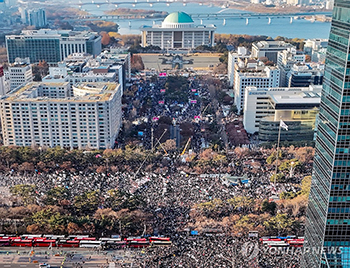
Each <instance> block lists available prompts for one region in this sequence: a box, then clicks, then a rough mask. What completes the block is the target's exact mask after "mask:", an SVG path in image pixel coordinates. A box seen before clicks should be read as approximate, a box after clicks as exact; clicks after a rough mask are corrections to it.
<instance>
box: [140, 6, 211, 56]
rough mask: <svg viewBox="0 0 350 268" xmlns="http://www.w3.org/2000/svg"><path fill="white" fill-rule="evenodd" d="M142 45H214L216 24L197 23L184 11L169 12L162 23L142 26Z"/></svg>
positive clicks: (179, 46)
mask: <svg viewBox="0 0 350 268" xmlns="http://www.w3.org/2000/svg"><path fill="white" fill-rule="evenodd" d="M140 30H141V46H142V47H146V46H150V45H152V46H158V47H160V48H161V49H181V48H185V49H186V48H187V49H190V48H196V47H198V46H201V45H207V46H214V33H215V30H216V27H215V26H214V25H195V24H194V21H193V20H192V18H191V16H189V15H188V14H186V13H184V12H174V13H171V14H169V15H168V16H167V17H166V18H165V19H164V21H163V22H162V24H161V25H153V26H142V27H141V28H140Z"/></svg>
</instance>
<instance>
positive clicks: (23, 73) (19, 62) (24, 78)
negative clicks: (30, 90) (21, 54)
mask: <svg viewBox="0 0 350 268" xmlns="http://www.w3.org/2000/svg"><path fill="white" fill-rule="evenodd" d="M5 78H6V80H7V81H8V83H9V85H10V90H13V89H15V88H17V87H19V86H22V85H24V84H27V83H29V82H32V81H33V72H32V66H31V65H30V61H29V58H25V59H21V58H16V60H15V62H14V63H11V64H9V66H8V70H7V72H5Z"/></svg>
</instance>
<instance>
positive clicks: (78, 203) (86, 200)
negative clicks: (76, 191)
mask: <svg viewBox="0 0 350 268" xmlns="http://www.w3.org/2000/svg"><path fill="white" fill-rule="evenodd" d="M99 196H100V191H99V190H97V191H91V192H86V193H83V194H82V195H78V196H76V197H75V198H74V204H73V205H74V208H75V210H76V212H77V214H78V215H92V214H94V212H95V211H96V210H97V208H98V205H99V203H100V197H99Z"/></svg>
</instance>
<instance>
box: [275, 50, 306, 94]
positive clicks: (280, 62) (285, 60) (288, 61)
mask: <svg viewBox="0 0 350 268" xmlns="http://www.w3.org/2000/svg"><path fill="white" fill-rule="evenodd" d="M296 63H305V54H304V53H303V52H301V51H297V50H296V49H295V48H288V49H286V50H283V51H280V52H278V53H277V66H278V68H279V69H280V73H281V76H280V86H281V87H286V86H287V73H288V72H289V71H290V70H291V69H292V67H293V65H294V64H296Z"/></svg>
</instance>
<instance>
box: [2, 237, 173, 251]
mask: <svg viewBox="0 0 350 268" xmlns="http://www.w3.org/2000/svg"><path fill="white" fill-rule="evenodd" d="M170 245H171V241H170V238H168V237H148V238H141V237H128V238H125V239H124V240H122V239H121V238H120V237H116V238H107V237H103V238H100V239H96V238H95V237H89V236H68V237H65V236H58V235H22V236H11V235H9V236H6V235H2V234H0V247H46V248H53V247H58V248H96V249H122V248H126V247H128V248H144V247H149V246H170Z"/></svg>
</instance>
